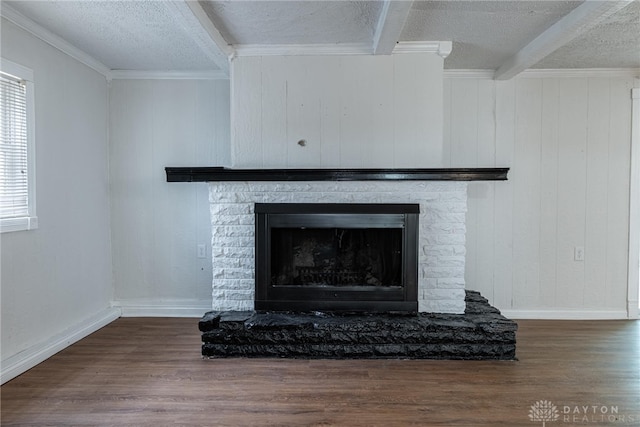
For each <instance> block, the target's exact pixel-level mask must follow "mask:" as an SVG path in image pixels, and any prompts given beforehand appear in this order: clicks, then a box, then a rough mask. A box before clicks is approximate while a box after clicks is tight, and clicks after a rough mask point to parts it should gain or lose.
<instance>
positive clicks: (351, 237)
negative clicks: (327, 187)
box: [255, 204, 418, 311]
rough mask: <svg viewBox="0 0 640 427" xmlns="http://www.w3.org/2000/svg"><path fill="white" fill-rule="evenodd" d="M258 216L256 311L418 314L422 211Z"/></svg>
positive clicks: (364, 209) (358, 209)
mask: <svg viewBox="0 0 640 427" xmlns="http://www.w3.org/2000/svg"><path fill="white" fill-rule="evenodd" d="M255 208H256V301H255V303H256V309H257V310H292V311H309V310H328V311H333V310H335V311H416V310H417V284H416V281H417V279H416V278H417V248H416V245H417V222H418V205H389V204H383V205H381V204H256V207H255Z"/></svg>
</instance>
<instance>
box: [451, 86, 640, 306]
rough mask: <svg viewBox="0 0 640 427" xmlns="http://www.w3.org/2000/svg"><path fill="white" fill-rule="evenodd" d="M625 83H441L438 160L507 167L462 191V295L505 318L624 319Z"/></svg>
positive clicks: (627, 138)
mask: <svg viewBox="0 0 640 427" xmlns="http://www.w3.org/2000/svg"><path fill="white" fill-rule="evenodd" d="M632 86H633V78H631V77H628V78H625V77H619V78H614V77H612V78H606V77H603V78H531V77H520V78H516V79H514V80H511V81H507V82H494V81H492V80H488V79H456V78H451V79H446V80H445V90H444V92H445V104H444V105H445V130H444V134H445V159H446V161H447V162H448V164H449V165H451V166H509V167H511V171H510V172H509V180H508V181H507V182H497V183H473V184H471V185H470V186H469V211H468V214H467V263H466V281H467V288H470V289H477V290H479V291H481V292H482V293H483V294H484V295H485V296H486V297H488V298H489V299H490V301H492V302H493V303H494V304H495V305H496V306H497V307H498V308H500V309H502V310H503V311H505V312H506V313H508V314H509V315H512V316H514V317H520V318H522V317H551V318H558V317H560V318H571V317H576V318H584V317H592V318H610V317H624V316H626V302H627V301H626V300H627V249H628V237H629V236H628V224H629V217H628V215H629V166H630V129H631V126H630V125H631V98H630V91H631V88H632ZM494 124H495V125H494ZM575 246H582V247H584V250H585V260H584V261H583V262H580V261H574V247H575Z"/></svg>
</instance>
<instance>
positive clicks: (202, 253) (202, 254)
mask: <svg viewBox="0 0 640 427" xmlns="http://www.w3.org/2000/svg"><path fill="white" fill-rule="evenodd" d="M206 257H207V247H206V246H205V245H204V244H200V245H198V258H206Z"/></svg>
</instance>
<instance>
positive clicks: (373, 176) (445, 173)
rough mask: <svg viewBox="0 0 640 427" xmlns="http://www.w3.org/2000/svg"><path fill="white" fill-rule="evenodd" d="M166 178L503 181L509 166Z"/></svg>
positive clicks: (201, 170)
mask: <svg viewBox="0 0 640 427" xmlns="http://www.w3.org/2000/svg"><path fill="white" fill-rule="evenodd" d="M165 171H166V173H167V182H209V181H506V179H507V173H508V172H509V168H433V169H230V168H225V167H166V168H165Z"/></svg>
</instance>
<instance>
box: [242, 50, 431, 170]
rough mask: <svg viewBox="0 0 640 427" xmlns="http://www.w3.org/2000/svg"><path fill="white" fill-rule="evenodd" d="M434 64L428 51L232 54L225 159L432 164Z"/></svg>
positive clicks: (272, 163)
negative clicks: (229, 151) (229, 125)
mask: <svg viewBox="0 0 640 427" xmlns="http://www.w3.org/2000/svg"><path fill="white" fill-rule="evenodd" d="M442 67H443V59H442V58H441V57H440V56H438V55H437V54H435V53H413V54H401V55H382V56H368V55H360V56H358V55H354V56H265V57H239V58H236V59H234V60H233V62H232V67H231V87H232V89H231V99H232V101H231V111H232V112H231V121H232V130H231V138H232V140H231V142H232V144H231V145H232V162H233V166H234V167H238V168H240V167H265V168H274V167H289V168H304V167H325V168H327V167H328V168H332V167H335V168H337V167H343V168H358V167H360V168H363V167H398V168H402V167H439V166H441V162H442V114H443V113H442ZM301 139H304V140H305V141H306V146H304V147H301V146H300V145H298V144H297V143H298V141H299V140H301Z"/></svg>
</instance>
